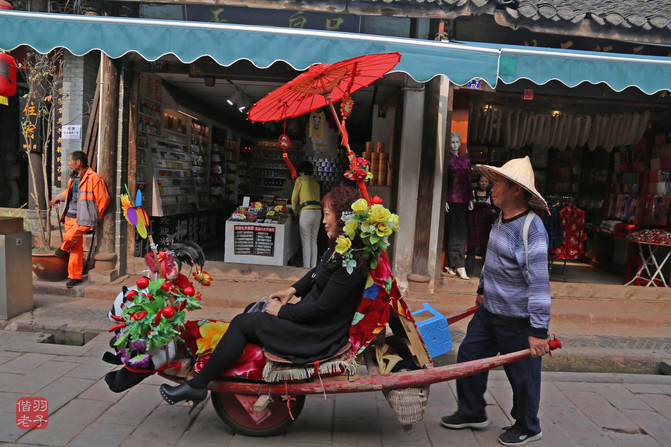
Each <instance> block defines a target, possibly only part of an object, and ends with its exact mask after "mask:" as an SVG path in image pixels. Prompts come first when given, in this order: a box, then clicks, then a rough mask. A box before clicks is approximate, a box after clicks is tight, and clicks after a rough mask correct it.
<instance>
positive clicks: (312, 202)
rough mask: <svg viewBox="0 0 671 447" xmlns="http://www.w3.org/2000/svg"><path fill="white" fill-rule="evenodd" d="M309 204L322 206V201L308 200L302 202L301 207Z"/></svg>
mask: <svg viewBox="0 0 671 447" xmlns="http://www.w3.org/2000/svg"><path fill="white" fill-rule="evenodd" d="M309 205H316V206H318V207H320V208H321V206H322V204H321V202H317V201H316V200H308V201H307V202H303V203H301V209H303V208H305V207H306V206H309Z"/></svg>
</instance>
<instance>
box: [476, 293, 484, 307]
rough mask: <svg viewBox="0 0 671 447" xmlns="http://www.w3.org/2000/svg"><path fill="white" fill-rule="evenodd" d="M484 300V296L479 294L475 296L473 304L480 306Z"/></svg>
mask: <svg viewBox="0 0 671 447" xmlns="http://www.w3.org/2000/svg"><path fill="white" fill-rule="evenodd" d="M484 301H485V296H484V295H482V294H479V295H477V296H476V297H475V305H476V306H482V303H484Z"/></svg>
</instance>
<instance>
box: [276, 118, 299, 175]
mask: <svg viewBox="0 0 671 447" xmlns="http://www.w3.org/2000/svg"><path fill="white" fill-rule="evenodd" d="M286 130H287V120H284V133H283V134H282V135H280V138H279V139H278V140H277V142H278V143H279V145H280V147H281V148H282V158H283V159H284V162H285V163H286V164H287V166H288V167H289V171H291V178H292V179H293V180H295V179H296V177H298V174H296V169H295V168H294V165H293V164H291V160H289V154H287V149H289V147H290V146H291V140H289V136H288V135H287V133H286Z"/></svg>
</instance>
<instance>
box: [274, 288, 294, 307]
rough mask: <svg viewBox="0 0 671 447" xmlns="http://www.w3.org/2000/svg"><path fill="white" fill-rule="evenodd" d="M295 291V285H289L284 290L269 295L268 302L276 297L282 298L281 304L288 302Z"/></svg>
mask: <svg viewBox="0 0 671 447" xmlns="http://www.w3.org/2000/svg"><path fill="white" fill-rule="evenodd" d="M295 293H296V289H295V288H293V287H289V288H288V289H284V290H278V291H277V292H275V293H271V294H270V295H268V304H270V302H271V301H273V299H274V298H277V299H278V300H280V302H281V304H287V303H288V302H289V300H290V299H291V298H293V297H294V294H295Z"/></svg>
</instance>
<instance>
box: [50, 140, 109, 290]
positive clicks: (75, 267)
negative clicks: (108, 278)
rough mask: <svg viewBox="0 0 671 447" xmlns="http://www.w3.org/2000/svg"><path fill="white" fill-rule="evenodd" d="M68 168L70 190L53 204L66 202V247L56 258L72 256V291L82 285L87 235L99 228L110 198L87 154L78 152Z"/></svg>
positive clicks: (62, 248) (70, 262) (71, 159)
mask: <svg viewBox="0 0 671 447" xmlns="http://www.w3.org/2000/svg"><path fill="white" fill-rule="evenodd" d="M68 167H69V168H70V171H72V173H71V174H70V179H69V180H68V189H66V190H65V191H63V192H62V193H60V194H59V195H57V196H56V197H54V198H53V199H52V200H51V205H52V206H58V203H59V202H65V210H63V213H62V214H61V222H65V233H63V243H62V244H61V246H60V248H59V249H58V250H56V256H61V257H62V256H65V255H66V254H67V253H68V252H69V253H70V261H69V262H68V278H70V281H68V282H67V284H66V285H65V286H66V287H67V288H68V289H71V288H72V287H74V286H76V285H77V284H80V283H81V282H82V272H83V270H84V234H85V233H87V232H89V231H90V230H91V228H93V227H94V226H96V225H97V224H98V220H100V219H101V218H102V215H103V213H104V212H105V209H107V205H109V203H110V196H109V193H108V192H107V185H105V181H104V180H103V179H102V177H100V175H98V174H97V173H96V172H95V171H93V169H91V168H89V165H88V160H87V158H86V154H85V153H84V152H82V151H75V152H73V153H72V154H70V158H69V159H68Z"/></svg>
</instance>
